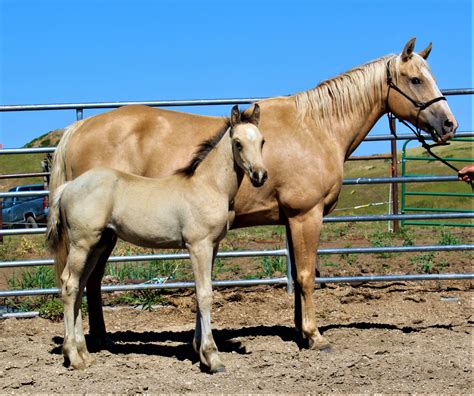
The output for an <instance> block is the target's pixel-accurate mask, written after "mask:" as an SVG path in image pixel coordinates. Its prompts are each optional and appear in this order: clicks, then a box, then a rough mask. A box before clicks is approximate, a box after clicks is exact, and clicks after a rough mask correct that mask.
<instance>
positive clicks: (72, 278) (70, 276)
mask: <svg viewBox="0 0 474 396" xmlns="http://www.w3.org/2000/svg"><path fill="white" fill-rule="evenodd" d="M87 254H88V251H87V250H86V249H83V248H77V247H74V246H71V249H70V251H69V255H68V258H67V263H66V267H65V268H64V271H63V273H62V274H61V284H62V290H61V294H62V298H63V303H64V343H63V353H64V356H65V357H66V358H67V359H69V362H70V363H71V366H72V367H74V368H76V369H84V368H85V367H86V362H84V360H83V358H82V357H81V355H80V354H79V350H78V345H77V343H76V341H79V343H80V342H81V336H80V334H81V333H82V329H81V332H80V333H78V334H79V339H77V338H76V327H77V325H82V321H81V320H79V323H78V324H76V323H77V317H78V315H81V310H80V306H81V299H80V297H81V295H82V290H80V287H81V277H82V275H83V272H84V267H85V265H86V260H87ZM79 347H81V348H82V346H81V345H79Z"/></svg>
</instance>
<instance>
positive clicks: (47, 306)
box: [39, 298, 64, 322]
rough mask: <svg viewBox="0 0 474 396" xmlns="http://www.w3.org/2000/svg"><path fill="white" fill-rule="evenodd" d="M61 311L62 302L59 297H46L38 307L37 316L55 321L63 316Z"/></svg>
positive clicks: (62, 309)
mask: <svg viewBox="0 0 474 396" xmlns="http://www.w3.org/2000/svg"><path fill="white" fill-rule="evenodd" d="M63 313H64V308H63V302H62V301H61V300H60V299H59V298H53V299H48V300H46V301H45V302H44V303H43V304H42V305H41V306H40V308H39V316H41V317H42V318H44V319H49V320H53V321H56V322H58V321H60V320H61V319H62V318H63Z"/></svg>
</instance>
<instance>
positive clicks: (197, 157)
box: [175, 112, 251, 177]
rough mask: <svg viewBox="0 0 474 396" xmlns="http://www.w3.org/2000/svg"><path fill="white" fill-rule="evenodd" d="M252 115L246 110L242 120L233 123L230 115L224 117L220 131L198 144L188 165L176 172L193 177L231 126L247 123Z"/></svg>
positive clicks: (242, 114)
mask: <svg viewBox="0 0 474 396" xmlns="http://www.w3.org/2000/svg"><path fill="white" fill-rule="evenodd" d="M250 118H251V117H250V115H249V114H246V113H245V112H242V113H240V121H239V122H238V123H237V124H234V125H232V124H231V122H230V117H224V126H223V127H222V129H221V130H219V132H217V133H216V134H215V135H214V136H213V137H211V138H210V139H207V140H205V141H204V142H202V143H201V144H200V145H199V146H198V150H197V151H196V152H195V153H194V157H193V158H192V160H191V161H189V163H188V165H186V166H185V167H184V168H181V169H178V170H177V171H176V173H175V174H177V175H182V176H185V177H191V176H192V175H194V173H195V172H196V169H197V168H198V166H199V165H200V164H201V163H202V161H204V159H205V158H206V157H207V156H208V154H209V153H210V152H211V151H212V149H213V148H214V147H216V146H217V144H218V143H219V142H220V141H221V139H222V137H223V136H224V135H225V134H226V132H227V130H228V129H229V128H233V127H235V126H236V125H239V124H246V123H249V122H250Z"/></svg>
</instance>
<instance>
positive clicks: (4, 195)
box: [0, 176, 459, 198]
mask: <svg viewBox="0 0 474 396" xmlns="http://www.w3.org/2000/svg"><path fill="white" fill-rule="evenodd" d="M439 181H442V182H453V181H459V179H458V178H457V176H420V177H410V176H408V177H406V176H405V177H378V178H367V177H359V178H356V179H345V180H344V181H343V183H342V184H344V185H355V184H384V183H424V182H427V183H429V182H439ZM48 194H49V191H48V190H44V191H21V192H0V198H8V197H29V196H31V197H33V196H34V197H43V196H45V195H48Z"/></svg>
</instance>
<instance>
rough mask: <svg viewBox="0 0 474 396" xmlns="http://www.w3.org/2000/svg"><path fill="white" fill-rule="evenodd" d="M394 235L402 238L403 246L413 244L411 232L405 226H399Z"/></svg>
mask: <svg viewBox="0 0 474 396" xmlns="http://www.w3.org/2000/svg"><path fill="white" fill-rule="evenodd" d="M396 235H397V236H398V237H400V238H402V239H403V246H413V245H414V240H413V238H414V236H413V232H412V231H411V230H409V229H408V228H407V227H401V228H400V230H399V231H398V232H397V234H396Z"/></svg>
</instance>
